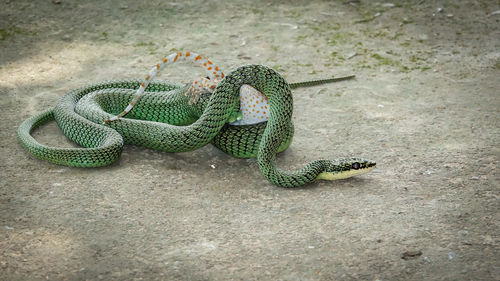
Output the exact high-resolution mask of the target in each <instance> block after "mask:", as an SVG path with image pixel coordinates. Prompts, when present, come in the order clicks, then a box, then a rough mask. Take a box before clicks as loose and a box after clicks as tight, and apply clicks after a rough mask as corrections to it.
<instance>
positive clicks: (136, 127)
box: [18, 65, 376, 187]
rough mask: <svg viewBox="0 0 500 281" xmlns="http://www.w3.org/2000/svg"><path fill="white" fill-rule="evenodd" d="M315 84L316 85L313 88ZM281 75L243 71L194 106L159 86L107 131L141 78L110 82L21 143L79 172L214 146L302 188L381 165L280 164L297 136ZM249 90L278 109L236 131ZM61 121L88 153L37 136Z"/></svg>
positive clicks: (74, 100)
mask: <svg viewBox="0 0 500 281" xmlns="http://www.w3.org/2000/svg"><path fill="white" fill-rule="evenodd" d="M311 83H313V84H314V82H311ZM311 83H308V82H305V83H297V84H292V85H289V84H288V83H287V82H286V81H285V80H284V79H283V77H282V76H281V75H280V74H279V73H277V72H276V71H274V70H272V69H270V68H267V67H265V66H261V65H247V66H242V67H239V68H237V69H236V70H234V71H232V72H231V73H230V74H229V75H227V76H225V77H224V78H223V79H222V80H221V81H220V82H219V83H218V84H217V87H216V88H215V91H214V93H212V94H208V93H205V94H202V95H201V96H200V98H199V101H198V102H197V103H196V104H189V102H188V100H189V97H187V96H186V95H185V94H184V93H185V92H186V91H187V89H188V88H187V87H188V86H186V85H184V84H181V83H172V82H151V83H150V84H149V85H148V86H147V88H146V89H145V93H144V95H143V96H142V97H141V99H140V101H139V102H138V103H137V105H136V106H135V107H134V109H132V111H131V112H130V113H129V114H128V115H127V117H128V118H123V119H119V120H116V121H113V122H110V123H107V124H106V125H102V124H103V121H104V120H108V119H109V118H110V117H112V116H113V115H116V113H118V112H120V111H121V109H123V108H124V107H125V106H126V105H127V103H129V101H130V100H131V99H132V97H133V96H134V92H135V89H137V88H138V87H139V86H140V84H141V82H140V81H138V80H123V81H106V82H102V83H98V84H93V85H88V86H85V87H83V88H79V89H76V90H73V91H71V92H69V93H68V94H66V95H65V96H63V97H62V98H61V100H60V101H59V102H58V103H57V105H56V106H55V107H54V108H53V109H49V110H46V111H44V112H42V113H40V114H38V115H36V116H33V117H31V118H29V119H27V120H26V121H24V122H23V123H22V124H21V125H20V126H19V129H18V138H19V141H20V143H21V144H22V145H23V146H24V147H25V148H26V149H27V150H28V151H29V152H30V153H31V154H33V155H34V156H36V157H38V158H40V159H43V160H47V161H49V162H52V163H56V164H61V165H67V166H75V167H99V166H106V165H109V164H111V163H113V162H114V161H116V160H117V158H118V157H119V156H120V154H121V151H122V148H123V144H124V143H125V144H135V145H139V146H144V147H148V148H152V149H156V150H162V151H166V152H182V151H191V150H195V149H197V148H200V147H202V146H204V145H206V144H208V143H210V142H211V143H213V144H214V145H215V146H216V147H218V148H220V149H221V150H222V151H224V152H226V153H228V154H230V155H233V156H235V157H240V158H250V157H257V160H258V165H259V169H260V171H261V172H262V174H263V175H264V177H266V178H267V179H268V180H269V181H270V182H271V183H273V184H275V185H278V186H282V187H295V186H301V185H304V184H307V183H310V182H314V181H316V180H318V179H326V180H335V179H341V178H347V177H351V176H354V175H358V174H362V173H365V172H368V171H370V170H372V169H373V168H374V167H375V165H376V164H375V162H373V161H369V160H364V159H361V158H342V159H336V160H316V161H313V162H310V163H309V164H307V165H306V166H305V167H303V168H302V169H300V170H297V171H291V172H290V171H284V170H282V169H280V168H278V167H277V166H276V162H275V160H276V155H277V153H278V152H280V151H283V150H285V149H286V148H287V147H288V146H289V145H290V143H291V140H292V137H293V123H292V120H291V118H292V110H293V101H292V94H291V86H293V87H299V86H307V85H309V84H311ZM244 84H248V85H250V86H252V87H254V88H255V89H257V90H258V91H259V92H261V93H262V94H264V95H265V96H266V97H267V98H268V100H269V104H270V116H269V120H268V121H267V122H262V123H259V124H255V125H241V126H232V125H229V124H228V120H229V119H230V117H231V116H233V115H234V113H235V112H238V110H239V88H240V87H241V86H242V85H244ZM53 119H55V120H56V122H57V124H58V125H59V127H60V128H61V130H62V132H63V133H64V135H66V136H67V137H68V138H69V139H71V140H72V141H74V142H75V143H77V144H78V145H81V146H83V147H84V148H55V147H48V146H45V145H42V144H40V143H38V142H37V141H36V140H35V139H34V138H33V137H32V136H31V133H32V131H33V130H34V129H36V128H37V127H39V126H41V125H42V124H45V123H47V122H49V121H51V120H53Z"/></svg>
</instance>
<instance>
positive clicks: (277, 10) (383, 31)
mask: <svg viewBox="0 0 500 281" xmlns="http://www.w3.org/2000/svg"><path fill="white" fill-rule="evenodd" d="M344 2H345V3H344ZM499 10H500V3H499V2H498V1H451V0H442V1H425V0H422V1H417V0H415V1H394V2H377V3H376V2H375V1H373V2H372V1H347V2H346V1H290V2H289V1H257V2H253V1H241V0H238V1H231V2H228V3H225V4H223V3H219V2H216V1H214V2H212V3H206V1H201V0H200V1H192V0H190V1H178V2H168V1H160V0H152V1H131V0H130V1H101V0H99V1H94V0H92V1H69V0H52V1H49V0H47V1H17V0H16V1H14V0H11V1H9V0H4V1H1V2H0V93H1V99H0V109H1V111H2V112H3V116H4V118H2V119H1V121H0V122H1V123H0V125H1V128H2V129H1V131H0V132H1V135H0V138H1V140H2V142H1V144H0V147H1V152H0V157H1V158H0V159H1V161H0V165H1V167H0V169H1V171H0V175H1V179H0V200H1V203H0V237H1V238H0V279H1V280H45V279H46V280H99V279H102V280H500V278H499V276H500V261H499V260H500V241H499V239H500V235H499V233H500V228H499V224H500V212H499V210H500V208H499V207H500V206H499V202H500V201H499V197H500V192H499V186H500V172H499V161H500V159H499V156H500V147H499V143H500V126H499V125H500V122H499V120H500V114H499V111H500V91H499V89H500V79H499V77H500V12H499ZM177 50H185V51H187V50H191V51H196V52H199V53H201V54H204V55H206V56H208V57H210V58H212V59H213V60H214V61H215V62H216V63H218V64H219V65H220V66H221V67H222V68H223V69H224V70H225V72H226V73H229V72H230V70H232V69H234V68H235V67H237V66H240V65H244V64H249V63H253V64H264V65H268V66H270V67H273V68H274V69H276V70H278V71H279V72H280V73H282V74H283V76H284V77H285V78H286V79H287V80H288V81H290V82H292V81H300V80H307V79H314V78H325V77H330V76H332V75H333V76H341V75H349V74H356V79H355V80H351V81H344V82H340V83H337V84H331V85H327V86H318V87H312V88H307V89H300V90H296V91H295V92H294V105H295V111H294V121H295V128H296V134H295V138H294V142H293V144H292V146H291V147H290V148H289V149H288V150H287V151H285V152H284V153H282V154H280V156H279V160H278V164H279V165H280V166H281V167H283V168H288V169H297V168H300V167H301V166H302V165H303V164H305V163H307V162H308V161H310V160H314V159H318V158H337V157H341V156H359V157H364V158H368V159H374V160H376V161H377V169H375V170H374V171H373V172H371V173H369V174H366V175H363V176H360V177H357V178H351V179H347V180H341V181H334V182H327V181H321V182H317V183H315V184H311V185H308V186H306V187H304V188H297V189H284V188H279V187H276V186H273V185H271V184H269V183H268V182H267V181H266V180H265V179H264V177H263V176H262V175H261V174H260V172H259V170H258V167H257V166H256V162H255V160H241V159H234V158H232V157H230V156H227V155H225V154H223V153H222V152H220V151H218V150H217V149H216V148H214V147H212V146H210V145H209V146H206V147H204V148H202V149H200V150H197V151H194V152H189V153H178V154H168V153H164V152H157V151H152V150H149V149H144V148H141V147H135V146H126V147H125V149H124V152H123V154H122V156H121V158H120V160H119V161H118V162H117V163H115V164H113V165H111V166H109V167H105V168H99V169H78V168H68V167H63V166H57V165H53V164H50V163H47V162H44V161H40V160H38V159H35V158H34V157H32V156H30V155H29V154H27V153H26V152H25V151H24V150H23V148H22V147H21V146H20V145H19V143H18V141H17V138H16V131H17V126H18V125H19V124H20V122H22V121H23V120H24V119H26V118H28V117H29V116H32V115H34V114H35V113H37V112H40V111H42V110H44V109H46V108H49V107H51V106H53V105H54V104H55V103H56V102H57V100H58V99H59V98H60V97H61V96H63V95H64V94H65V93H66V92H68V91H70V90H72V89H74V88H78V87H81V86H83V85H85V84H88V83H91V82H97V81H101V80H108V79H124V78H142V77H144V76H145V74H146V73H147V72H148V71H149V69H150V68H151V66H152V65H154V64H156V63H157V62H158V61H159V60H160V59H161V58H162V57H163V56H165V55H168V54H170V53H172V52H173V51H177ZM201 73H202V72H201V70H200V69H198V68H197V67H193V66H190V65H181V64H178V65H175V66H172V67H171V68H167V69H165V71H164V72H163V73H162V74H161V75H160V76H159V79H169V80H175V81H184V82H187V81H191V80H194V79H195V78H198V77H199V75H200V74H201ZM35 136H36V138H37V139H38V140H39V141H41V142H42V143H45V144H50V145H54V146H67V145H70V144H69V143H68V142H67V141H66V140H65V137H64V136H63V135H62V134H61V132H60V131H59V129H58V128H57V125H56V124H55V123H51V124H49V125H46V126H44V127H43V128H41V129H40V130H37V131H36V132H35Z"/></svg>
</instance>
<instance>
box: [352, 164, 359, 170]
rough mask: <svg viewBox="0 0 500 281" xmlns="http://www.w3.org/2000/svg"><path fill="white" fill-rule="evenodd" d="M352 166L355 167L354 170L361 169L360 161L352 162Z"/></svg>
mask: <svg viewBox="0 0 500 281" xmlns="http://www.w3.org/2000/svg"><path fill="white" fill-rule="evenodd" d="M352 168H353V169H354V170H357V169H359V163H358V162H355V163H353V164H352Z"/></svg>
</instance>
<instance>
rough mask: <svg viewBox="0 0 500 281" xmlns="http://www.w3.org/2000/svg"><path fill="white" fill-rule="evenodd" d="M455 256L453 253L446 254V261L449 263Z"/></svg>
mask: <svg viewBox="0 0 500 281" xmlns="http://www.w3.org/2000/svg"><path fill="white" fill-rule="evenodd" d="M455 256H456V254H455V252H449V253H448V259H449V260H450V261H451V260H452V259H454V258H455Z"/></svg>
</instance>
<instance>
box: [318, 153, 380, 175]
mask: <svg viewBox="0 0 500 281" xmlns="http://www.w3.org/2000/svg"><path fill="white" fill-rule="evenodd" d="M376 165H377V163H375V162H374V161H370V160H366V159H361V158H340V159H336V160H329V161H328V165H327V167H326V169H325V170H324V171H323V172H322V173H320V174H319V175H318V176H317V178H316V179H323V180H337V179H345V178H350V177H353V176H357V175H361V174H364V173H367V172H369V171H371V170H373V169H374V168H375V166H376Z"/></svg>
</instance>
